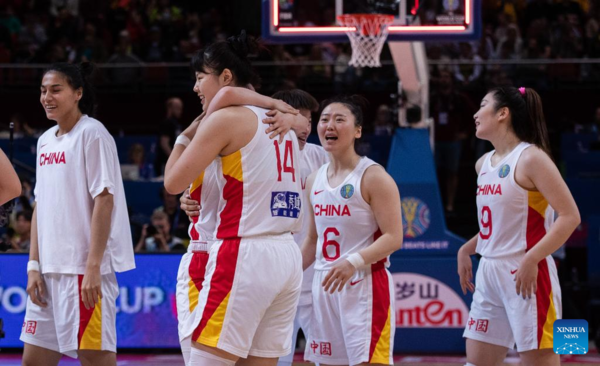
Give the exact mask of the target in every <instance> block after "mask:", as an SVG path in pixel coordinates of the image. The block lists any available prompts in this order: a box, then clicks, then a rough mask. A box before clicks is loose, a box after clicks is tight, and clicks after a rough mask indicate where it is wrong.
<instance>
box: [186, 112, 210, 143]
mask: <svg viewBox="0 0 600 366" xmlns="http://www.w3.org/2000/svg"><path fill="white" fill-rule="evenodd" d="M205 115H206V112H202V113H201V114H200V115H199V116H198V117H196V119H194V120H193V121H192V123H190V125H189V126H188V127H187V128H186V129H185V130H184V131H183V132H182V133H181V134H182V135H184V136H186V137H187V138H188V139H190V140H192V139H193V138H194V135H196V131H197V130H198V126H200V122H201V121H202V119H203V118H204V116H205Z"/></svg>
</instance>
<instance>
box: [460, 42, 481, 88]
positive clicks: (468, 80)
mask: <svg viewBox="0 0 600 366" xmlns="http://www.w3.org/2000/svg"><path fill="white" fill-rule="evenodd" d="M458 59H459V61H471V62H481V57H479V55H477V54H475V53H474V52H473V46H472V45H471V44H470V43H468V42H462V43H461V44H460V57H459V58H458ZM482 72H483V65H481V64H462V65H455V66H454V77H455V78H456V80H458V81H459V82H460V83H461V84H462V86H464V87H474V86H475V83H477V82H478V81H479V78H480V77H481V74H482Z"/></svg>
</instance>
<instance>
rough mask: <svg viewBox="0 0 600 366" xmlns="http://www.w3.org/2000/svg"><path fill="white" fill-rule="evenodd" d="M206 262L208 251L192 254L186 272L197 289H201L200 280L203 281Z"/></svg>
mask: <svg viewBox="0 0 600 366" xmlns="http://www.w3.org/2000/svg"><path fill="white" fill-rule="evenodd" d="M206 263H208V253H203V252H200V253H193V254H192V260H191V261H190V267H189V268H188V273H189V275H190V279H191V280H192V282H194V286H196V288H197V289H198V291H200V290H202V282H204V275H205V273H206Z"/></svg>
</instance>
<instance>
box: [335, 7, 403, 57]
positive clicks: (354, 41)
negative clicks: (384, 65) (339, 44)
mask: <svg viewBox="0 0 600 366" xmlns="http://www.w3.org/2000/svg"><path fill="white" fill-rule="evenodd" d="M337 19H338V23H340V25H342V26H344V27H353V28H354V30H349V31H346V34H347V35H348V38H350V45H351V46H352V59H351V60H350V62H349V63H348V64H349V65H351V66H356V67H364V66H367V67H381V63H380V62H379V56H380V55H381V50H382V49H383V43H384V42H385V40H386V38H387V35H388V27H387V26H388V25H389V24H391V23H392V22H393V21H394V16H393V15H385V14H342V15H339V16H338V17H337Z"/></svg>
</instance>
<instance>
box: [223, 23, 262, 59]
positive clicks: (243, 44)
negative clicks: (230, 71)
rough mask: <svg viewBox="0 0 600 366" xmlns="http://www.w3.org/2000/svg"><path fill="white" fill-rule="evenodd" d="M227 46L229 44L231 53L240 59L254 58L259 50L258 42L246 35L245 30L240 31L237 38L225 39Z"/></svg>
mask: <svg viewBox="0 0 600 366" xmlns="http://www.w3.org/2000/svg"><path fill="white" fill-rule="evenodd" d="M227 44H229V46H230V47H231V49H232V50H233V52H235V54H236V55H238V56H239V57H240V58H242V59H244V58H246V57H248V56H255V55H256V54H258V50H259V49H260V43H259V42H258V40H257V39H256V38H254V37H252V36H249V35H248V34H246V30H245V29H244V30H242V32H241V33H240V35H239V36H232V37H229V38H227Z"/></svg>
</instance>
